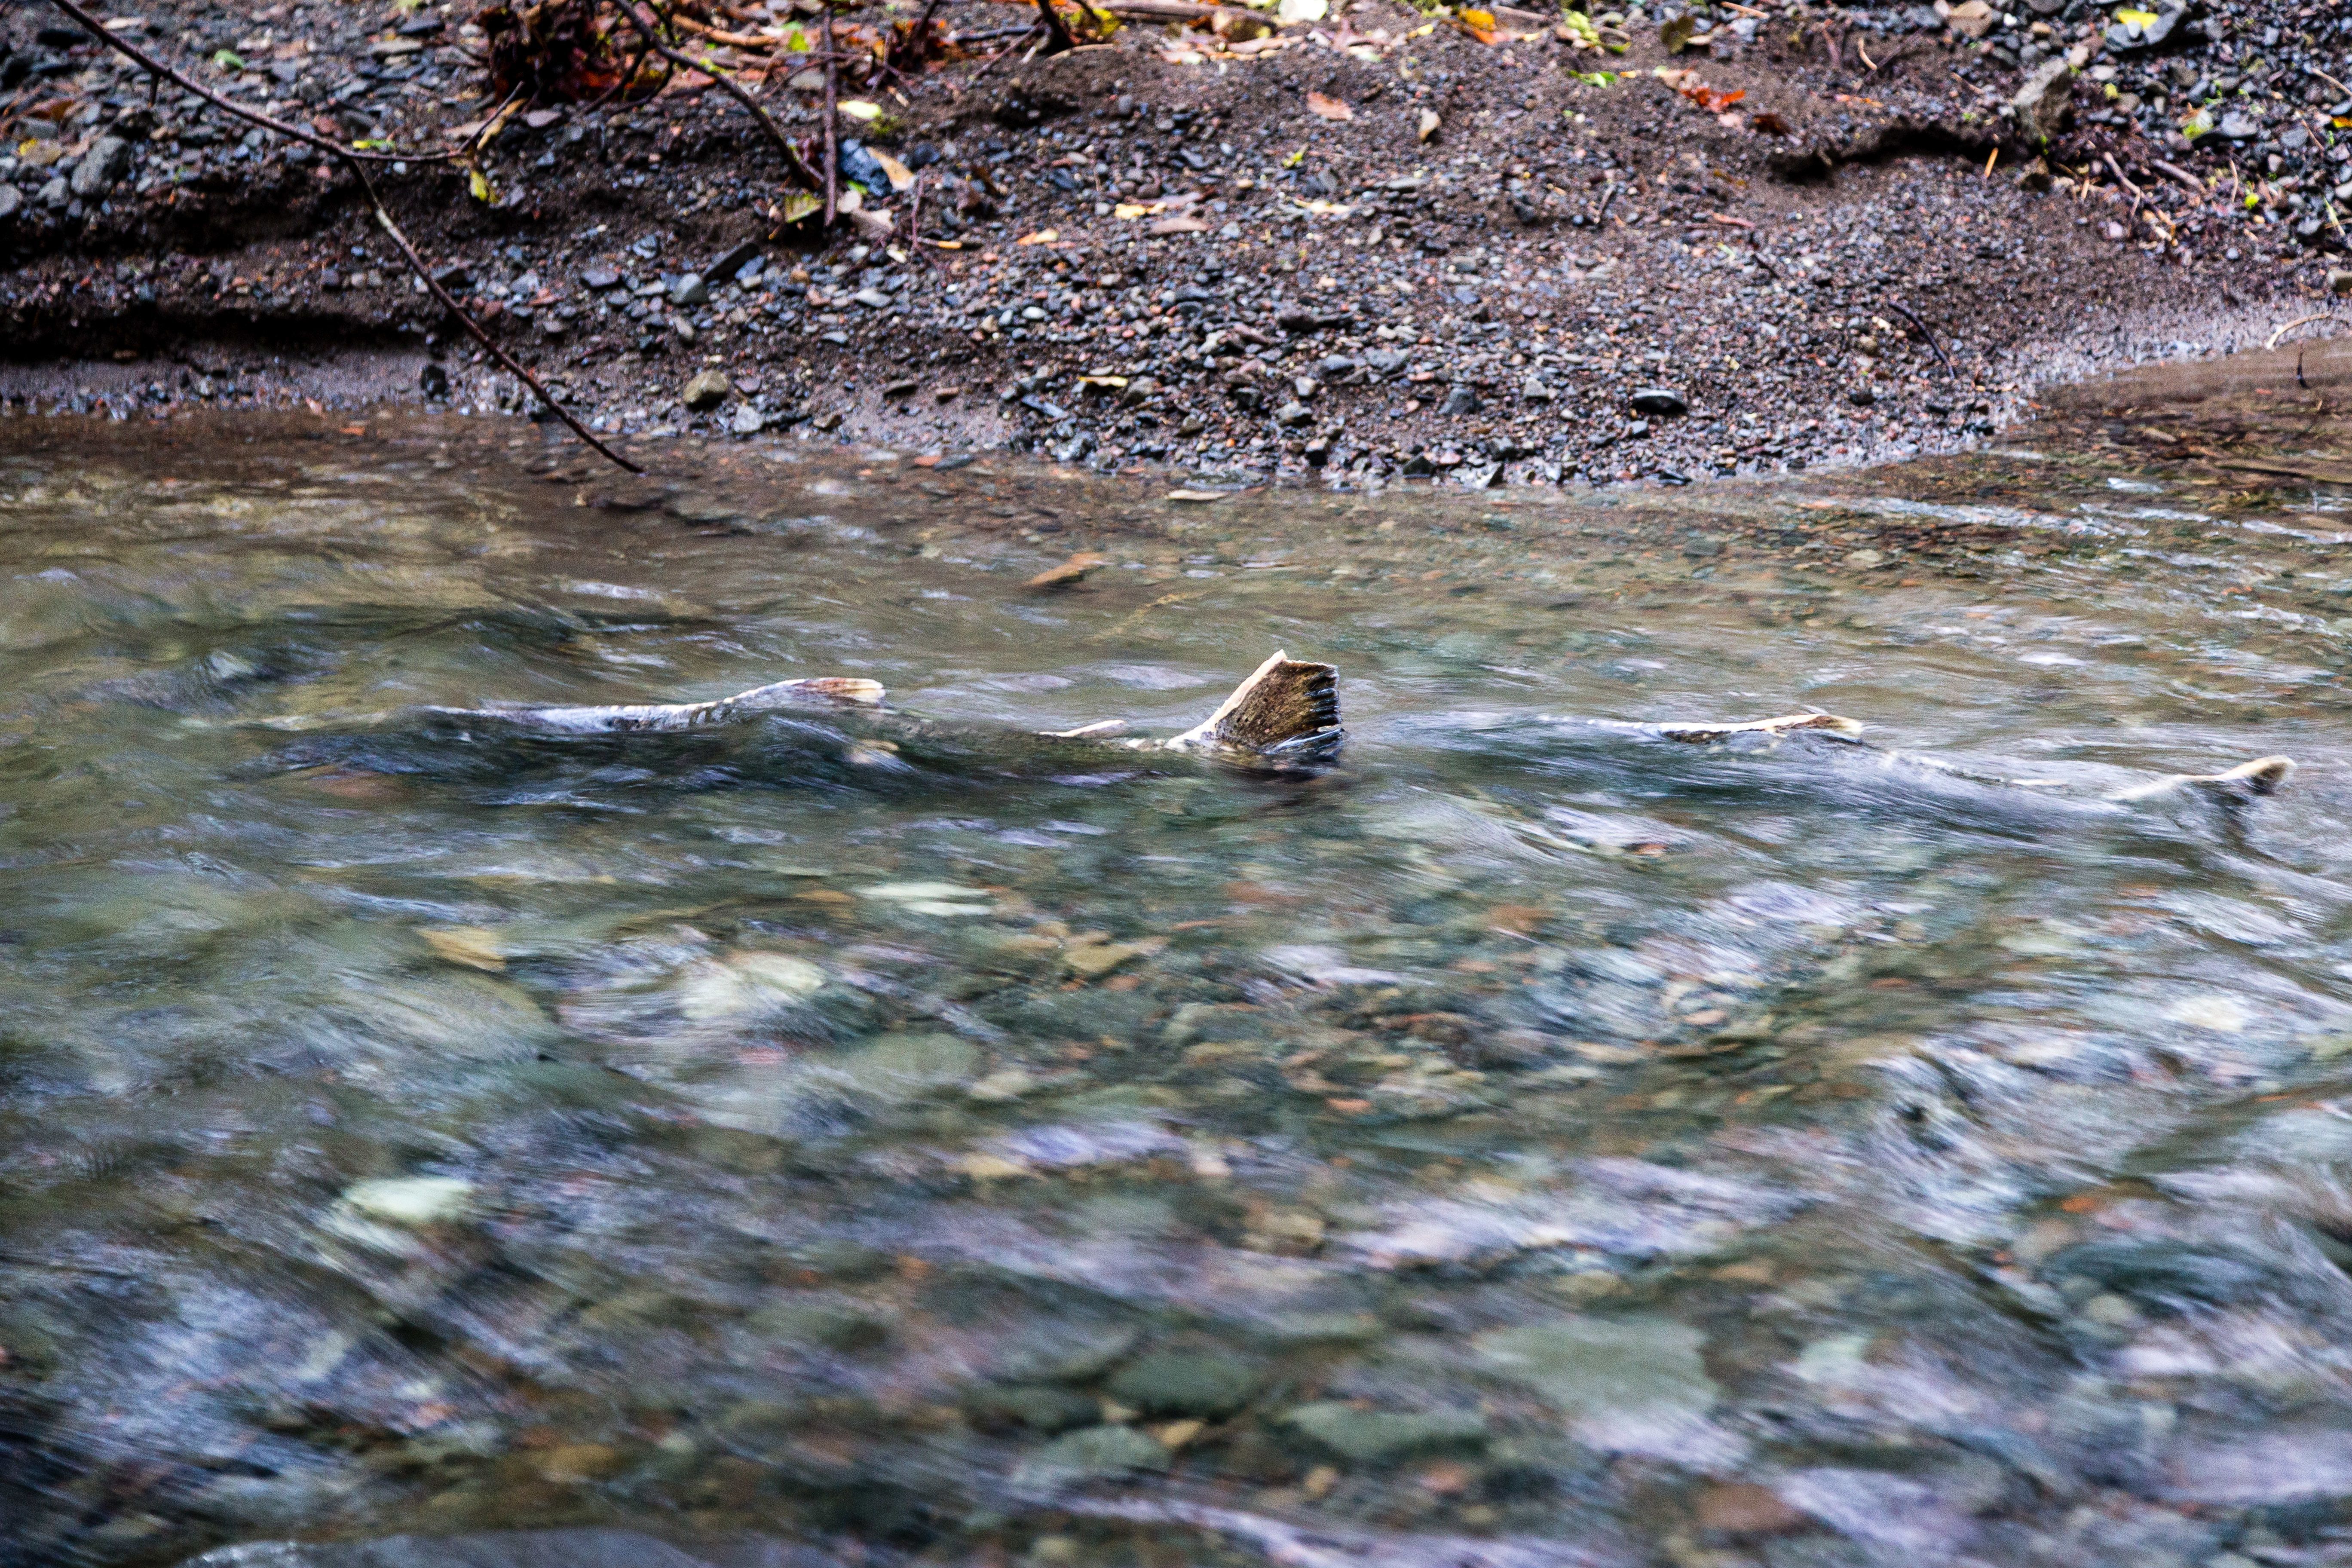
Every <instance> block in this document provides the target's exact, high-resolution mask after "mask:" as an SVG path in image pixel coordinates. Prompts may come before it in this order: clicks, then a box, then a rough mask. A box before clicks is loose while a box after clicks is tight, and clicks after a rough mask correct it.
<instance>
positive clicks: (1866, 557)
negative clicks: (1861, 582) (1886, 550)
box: [1845, 550, 1886, 572]
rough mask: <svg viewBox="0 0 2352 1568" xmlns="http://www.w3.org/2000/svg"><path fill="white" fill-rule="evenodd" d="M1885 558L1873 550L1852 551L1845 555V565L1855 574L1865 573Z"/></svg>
mask: <svg viewBox="0 0 2352 1568" xmlns="http://www.w3.org/2000/svg"><path fill="white" fill-rule="evenodd" d="M1885 559H1886V557H1885V555H1883V554H1881V553H1880V552H1877V551H1875V550H1854V551H1849V552H1847V553H1846V557H1845V563H1846V564H1847V565H1849V566H1851V567H1853V569H1854V570H1855V571H1857V572H1867V571H1869V570H1870V569H1871V568H1872V567H1874V566H1876V565H1878V564H1880V563H1882V562H1884V561H1885Z"/></svg>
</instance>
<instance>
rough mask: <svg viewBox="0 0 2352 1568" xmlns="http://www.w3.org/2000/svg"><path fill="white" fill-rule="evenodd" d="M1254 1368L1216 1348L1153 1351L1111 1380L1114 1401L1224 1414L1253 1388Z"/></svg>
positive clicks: (1153, 1410)
mask: <svg viewBox="0 0 2352 1568" xmlns="http://www.w3.org/2000/svg"><path fill="white" fill-rule="evenodd" d="M1257 1380H1258V1379H1257V1369H1256V1368H1255V1367H1253V1366H1252V1365H1251V1364H1250V1363H1247V1362H1245V1361H1244V1360H1242V1359H1241V1358H1240V1357H1239V1356H1234V1355H1228V1354H1225V1353H1224V1352H1222V1351H1157V1352H1153V1353H1152V1354H1150V1355H1147V1356H1145V1357H1143V1358H1142V1359H1140V1360H1139V1361H1137V1362H1135V1363H1133V1364H1131V1365H1129V1367H1127V1368H1126V1369H1125V1370H1124V1371H1122V1372H1121V1373H1119V1374H1118V1376H1117V1377H1114V1378H1113V1379H1111V1382H1110V1391H1111V1394H1112V1395H1113V1396H1114V1397H1115V1398H1117V1399H1118V1401H1119V1402H1120V1403H1122V1404H1125V1405H1134V1406H1136V1407H1137V1408H1139V1409H1140V1410H1143V1411H1146V1412H1148V1413H1150V1414H1151V1415H1198V1416H1202V1417H1213V1416H1220V1415H1232V1414H1233V1413H1234V1411H1236V1410H1239V1409H1240V1408H1241V1407H1242V1406H1243V1405H1246V1404H1248V1403H1249V1399H1250V1395H1251V1394H1253V1393H1255V1392H1256V1389H1257Z"/></svg>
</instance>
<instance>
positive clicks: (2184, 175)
mask: <svg viewBox="0 0 2352 1568" xmlns="http://www.w3.org/2000/svg"><path fill="white" fill-rule="evenodd" d="M2147 166H2148V167H2149V168H2151V169H2154V170H2155V171H2156V172H2157V173H2158V174H2162V175H2163V176H2165V177H2166V178H2167V179H2168V180H2170V181H2172V182H2173V183H2174V184H2177V185H2179V186H2180V187H2181V188H2182V189H2184V190H2186V191H2188V192H2189V194H2191V195H2199V196H2210V195H2212V194H2213V191H2212V188H2211V187H2210V186H2209V185H2207V184H2205V182H2204V181H2202V180H2200V179H2199V178H2198V177H2197V176H2196V175H2194V174H2190V173H2189V171H2188V170H2186V169H2184V168H2182V167H2181V166H2180V165H2179V164H2178V163H2166V162H2165V161H2164V160H2163V159H2161V158H2150V159H2149V160H2148V161H2147Z"/></svg>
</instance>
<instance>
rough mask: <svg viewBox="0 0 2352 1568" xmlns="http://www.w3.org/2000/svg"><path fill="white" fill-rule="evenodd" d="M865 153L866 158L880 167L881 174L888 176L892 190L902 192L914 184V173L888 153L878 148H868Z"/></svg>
mask: <svg viewBox="0 0 2352 1568" xmlns="http://www.w3.org/2000/svg"><path fill="white" fill-rule="evenodd" d="M866 153H867V155H868V156H870V157H871V158H872V159H873V160H874V161H875V162H876V163H879V164H881V165H882V172H883V173H884V174H887V175H889V176H890V188H891V189H892V190H894V191H903V190H906V189H907V188H908V186H910V185H912V184H914V183H915V171H914V170H912V169H909V168H908V167H907V165H906V164H904V163H900V162H898V159H896V158H893V157H892V156H890V154H889V153H885V152H884V151H882V149H880V148H879V147H868V148H867V149H866Z"/></svg>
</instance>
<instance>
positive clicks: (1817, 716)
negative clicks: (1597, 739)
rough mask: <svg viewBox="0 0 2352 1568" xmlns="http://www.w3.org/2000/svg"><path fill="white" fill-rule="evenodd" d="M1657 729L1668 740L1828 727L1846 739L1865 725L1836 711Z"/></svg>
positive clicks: (1764, 733) (1662, 725)
mask: <svg viewBox="0 0 2352 1568" xmlns="http://www.w3.org/2000/svg"><path fill="white" fill-rule="evenodd" d="M1656 729H1657V732H1658V733H1659V734H1661V735H1664V737H1665V738H1666V739H1667V740H1669V741H1720V740H1722V739H1723V738H1724V737H1725V736H1726V735H1786V734H1789V733H1790V732H1791V731H1797V730H1826V731H1829V732H1830V733H1832V734H1833V735H1837V736H1839V737H1841V738H1843V739H1845V740H1849V741H1851V740H1853V738H1854V737H1856V736H1858V735H1860V734H1861V733H1862V725H1861V724H1860V723H1858V722H1857V721H1854V720H1852V719H1841V718H1839V717H1838V716H1837V715H1836V714H1834V713H1783V714H1781V715H1780V717H1779V718H1777V719H1749V720H1747V721H1743V722H1741V723H1737V724H1660V725H1658V726H1656Z"/></svg>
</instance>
